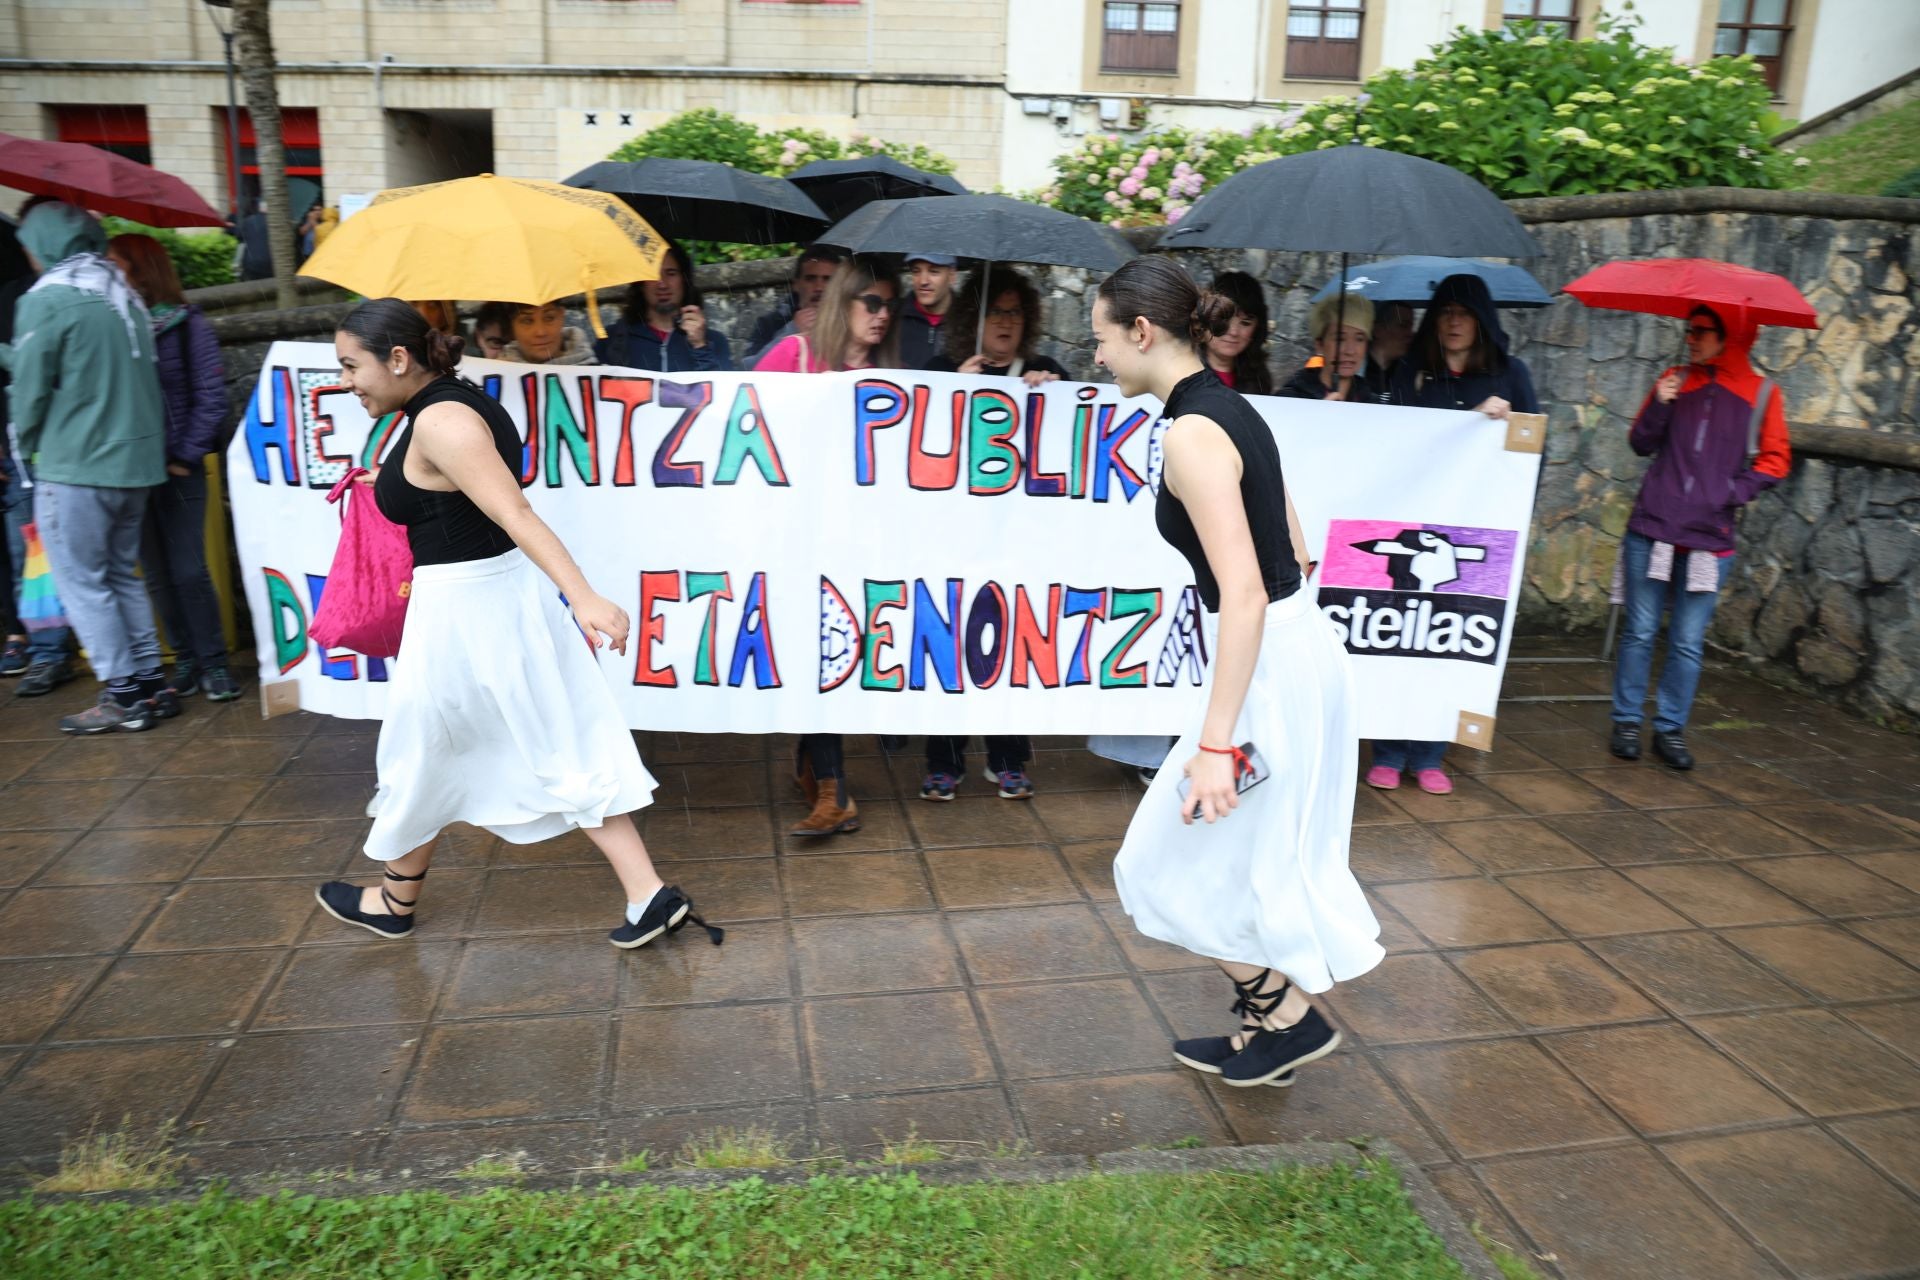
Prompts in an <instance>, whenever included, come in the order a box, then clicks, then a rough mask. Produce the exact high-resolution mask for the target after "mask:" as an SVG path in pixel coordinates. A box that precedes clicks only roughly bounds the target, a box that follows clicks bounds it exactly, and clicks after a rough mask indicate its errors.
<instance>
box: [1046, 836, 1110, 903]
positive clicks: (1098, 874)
mask: <svg viewBox="0 0 1920 1280" xmlns="http://www.w3.org/2000/svg"><path fill="white" fill-rule="evenodd" d="M1118 852H1120V844H1119V842H1118V841H1115V840H1095V841H1091V842H1086V843H1080V844H1063V845H1061V846H1060V856H1061V857H1062V858H1065V859H1066V861H1067V866H1068V868H1069V869H1070V870H1072V872H1073V878H1074V879H1076V880H1078V881H1079V882H1080V889H1081V891H1082V892H1083V893H1085V894H1086V895H1087V896H1088V897H1089V898H1094V899H1098V900H1101V901H1113V900H1116V899H1118V898H1119V896H1120V893H1119V890H1117V889H1115V888H1114V885H1113V856H1114V854H1116V853H1118Z"/></svg>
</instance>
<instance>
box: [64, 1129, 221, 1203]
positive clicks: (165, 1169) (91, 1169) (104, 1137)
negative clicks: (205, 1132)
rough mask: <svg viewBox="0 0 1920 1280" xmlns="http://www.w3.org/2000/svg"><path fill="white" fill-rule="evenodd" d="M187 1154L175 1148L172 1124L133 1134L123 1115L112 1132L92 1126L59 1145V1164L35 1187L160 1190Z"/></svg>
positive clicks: (175, 1176) (172, 1179)
mask: <svg viewBox="0 0 1920 1280" xmlns="http://www.w3.org/2000/svg"><path fill="white" fill-rule="evenodd" d="M186 1162H187V1159H186V1157H185V1156H180V1155H175V1154H174V1152H173V1123H172V1121H168V1122H167V1123H166V1124H163V1125H161V1126H160V1129H159V1131H158V1132H156V1133H155V1134H154V1135H153V1136H151V1137H145V1138H142V1137H136V1136H135V1135H134V1134H133V1133H132V1132H131V1131H129V1129H128V1127H127V1122H126V1121H124V1120H122V1121H121V1122H120V1127H119V1128H118V1129H115V1130H114V1131H113V1132H112V1133H98V1132H96V1131H95V1130H94V1129H93V1128H92V1127H91V1126H90V1127H89V1128H88V1129H87V1132H86V1133H85V1134H84V1135H82V1136H81V1137H80V1138H79V1139H77V1140H75V1141H71V1142H64V1143H62V1144H61V1146H60V1168H59V1170H58V1171H57V1172H55V1173H53V1174H50V1175H48V1176H47V1177H44V1178H41V1179H40V1180H39V1181H37V1182H35V1183H34V1184H33V1185H34V1190H36V1191H164V1190H166V1189H167V1188H168V1187H172V1186H176V1185H178V1183H179V1180H180V1178H179V1175H180V1168H181V1166H182V1165H184V1164H186Z"/></svg>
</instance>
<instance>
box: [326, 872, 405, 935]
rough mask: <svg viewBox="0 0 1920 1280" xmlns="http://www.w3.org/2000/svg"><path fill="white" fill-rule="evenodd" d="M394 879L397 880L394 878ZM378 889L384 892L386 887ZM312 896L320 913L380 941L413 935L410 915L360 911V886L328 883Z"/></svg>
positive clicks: (332, 881)
mask: <svg viewBox="0 0 1920 1280" xmlns="http://www.w3.org/2000/svg"><path fill="white" fill-rule="evenodd" d="M394 878H395V879H399V877H397V876H396V877H394ZM381 887H382V888H383V889H384V888H385V887H386V886H384V885H382V886H381ZM313 896H314V897H315V898H316V899H318V901H319V903H320V906H321V909H322V910H324V911H325V912H326V913H327V914H328V915H330V916H332V917H333V918H334V919H335V920H338V921H340V922H341V923H342V924H357V925H359V926H360V927H361V928H362V929H365V930H367V931H368V932H369V933H377V934H379V935H380V936H381V937H383V938H404V937H406V936H407V935H408V934H410V933H412V932H413V916H414V913H413V912H408V913H407V914H406V915H398V914H394V915H389V914H388V913H387V912H385V911H375V912H368V911H362V910H361V909H360V886H358V885H353V884H348V883H347V882H346V881H345V880H329V881H327V882H326V883H325V884H323V885H321V886H320V887H319V888H318V889H315V890H314V891H313Z"/></svg>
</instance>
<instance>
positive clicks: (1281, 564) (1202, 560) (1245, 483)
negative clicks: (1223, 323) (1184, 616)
mask: <svg viewBox="0 0 1920 1280" xmlns="http://www.w3.org/2000/svg"><path fill="white" fill-rule="evenodd" d="M1187 414H1198V415H1199V416H1200V417H1203V418H1207V419H1209V420H1211V421H1212V422H1214V423H1216V424H1218V426H1219V427H1220V429H1221V430H1222V431H1224V432H1226V433H1227V439H1229V440H1231V441H1233V447H1234V448H1235V449H1237V450H1239V452H1240V500H1241V501H1242V502H1244V503H1245V504H1246V508H1247V526H1248V528H1249V529H1251V530H1252V532H1253V549H1254V552H1255V553H1256V554H1257V555H1258V556H1259V557H1260V579H1261V581H1262V582H1264V583H1266V587H1267V599H1268V600H1284V599H1286V598H1287V597H1288V596H1290V595H1292V594H1293V593H1294V592H1296V591H1298V590H1299V589H1300V564H1299V562H1298V561H1296V560H1295V559H1294V557H1293V539H1292V538H1291V537H1289V536H1288V534H1287V488H1286V484H1285V483H1284V482H1283V481H1282V480H1281V478H1280V449H1279V447H1278V446H1277V445H1275V444H1274V442H1273V431H1272V429H1271V428H1269V427H1268V426H1267V424H1266V421H1265V420H1264V419H1262V418H1261V416H1260V414H1259V413H1258V411H1256V410H1255V409H1254V407H1253V406H1252V405H1250V404H1248V403H1247V402H1246V400H1245V399H1244V398H1243V397H1242V396H1241V395H1240V393H1239V392H1237V391H1235V390H1233V389H1232V388H1231V387H1229V386H1227V384H1226V383H1224V382H1222V381H1220V379H1219V378H1217V377H1215V376H1214V375H1213V373H1212V372H1211V371H1210V370H1207V369H1202V370H1200V372H1198V373H1195V374H1190V375H1189V376H1187V377H1185V378H1182V379H1181V380H1180V382H1179V384H1178V385H1177V386H1175V387H1174V389H1173V394H1172V395H1170V396H1168V397H1167V417H1168V419H1169V420H1172V421H1178V420H1179V419H1180V418H1182V417H1184V416H1186V415H1187ZM1153 522H1154V524H1155V526H1157V527H1158V528H1159V530H1160V536H1161V537H1163V538H1165V539H1166V540H1167V541H1168V542H1170V543H1172V544H1173V548H1174V550H1176V551H1178V552H1179V553H1180V554H1181V555H1183V556H1185V557H1186V558H1187V563H1188V564H1190V565H1192V566H1193V581H1194V584H1195V585H1196V586H1197V587H1199V589H1200V601H1201V603H1202V604H1204V605H1206V607H1207V612H1208V613H1218V612H1219V611H1220V584H1219V583H1218V582H1216V581H1215V580H1214V577H1213V570H1212V568H1211V567H1209V566H1208V564H1207V554H1206V552H1205V551H1203V550H1202V549H1201V547H1200V535H1199V534H1198V533H1196V532H1195V531H1194V528H1193V521H1192V520H1191V519H1190V518H1189V517H1188V515H1187V508H1186V505H1185V504H1184V503H1182V502H1181V501H1180V499H1178V498H1176V497H1174V496H1173V493H1172V492H1171V491H1170V490H1169V489H1168V488H1167V485H1166V482H1165V480H1164V479H1163V480H1162V481H1161V484H1160V493H1159V495H1158V498H1157V499H1156V501H1155V502H1154V506H1153Z"/></svg>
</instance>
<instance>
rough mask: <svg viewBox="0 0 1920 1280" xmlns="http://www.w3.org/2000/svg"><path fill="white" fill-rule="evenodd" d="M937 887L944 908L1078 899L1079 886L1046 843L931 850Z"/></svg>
mask: <svg viewBox="0 0 1920 1280" xmlns="http://www.w3.org/2000/svg"><path fill="white" fill-rule="evenodd" d="M926 857H927V869H928V870H929V871H930V872H932V874H933V888H934V892H935V893H937V894H938V895H939V896H940V904H941V905H942V906H944V907H1011V906H1019V905H1024V904H1028V903H1042V902H1078V901H1080V900H1081V898H1080V887H1079V886H1078V885H1076V884H1075V883H1074V882H1073V877H1072V876H1070V875H1069V874H1067V868H1066V864H1065V863H1063V862H1062V861H1061V860H1060V855H1059V854H1057V853H1055V852H1054V851H1053V850H1052V849H1049V848H1047V847H1046V846H1045V845H1022V846H1014V847H1010V848H1005V849H991V848H987V849H933V850H929V851H928V852H927V855H926Z"/></svg>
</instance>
